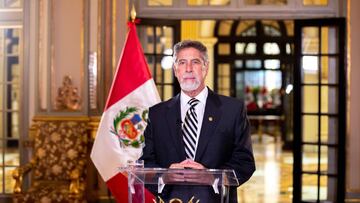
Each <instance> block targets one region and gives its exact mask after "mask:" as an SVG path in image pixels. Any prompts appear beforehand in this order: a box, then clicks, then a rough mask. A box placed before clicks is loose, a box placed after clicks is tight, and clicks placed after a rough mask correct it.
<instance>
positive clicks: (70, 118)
mask: <svg viewBox="0 0 360 203" xmlns="http://www.w3.org/2000/svg"><path fill="white" fill-rule="evenodd" d="M32 120H33V121H87V122H88V121H90V118H89V117H87V116H41V115H39V116H34V117H33V119H32Z"/></svg>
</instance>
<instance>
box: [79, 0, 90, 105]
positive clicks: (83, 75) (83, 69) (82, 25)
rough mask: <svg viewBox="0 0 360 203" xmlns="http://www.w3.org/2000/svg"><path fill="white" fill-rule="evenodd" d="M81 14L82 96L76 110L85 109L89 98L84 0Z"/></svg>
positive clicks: (84, 0)
mask: <svg viewBox="0 0 360 203" xmlns="http://www.w3.org/2000/svg"><path fill="white" fill-rule="evenodd" d="M81 6H82V16H81V18H80V19H81V22H80V26H81V31H80V33H81V34H80V67H81V68H80V88H81V90H80V92H79V94H80V95H81V96H80V98H82V99H81V100H80V108H79V109H77V110H78V111H84V110H85V108H86V107H85V100H89V99H88V97H85V92H86V91H85V88H86V86H85V70H86V69H87V66H85V18H86V15H85V11H86V9H85V6H86V0H83V1H82V5H81ZM86 53H88V50H87V52H86Z"/></svg>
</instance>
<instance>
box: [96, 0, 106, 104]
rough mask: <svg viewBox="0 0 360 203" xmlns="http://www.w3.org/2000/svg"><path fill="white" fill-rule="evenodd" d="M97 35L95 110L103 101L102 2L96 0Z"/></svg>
mask: <svg viewBox="0 0 360 203" xmlns="http://www.w3.org/2000/svg"><path fill="white" fill-rule="evenodd" d="M97 10H98V11H97V16H98V17H97V34H96V37H97V39H96V41H97V43H96V46H97V47H96V50H97V56H96V57H97V59H96V60H97V64H96V72H97V78H96V80H97V85H96V95H95V96H96V97H97V98H98V99H97V101H96V110H99V109H100V105H101V104H102V103H103V100H104V98H103V96H102V94H103V93H101V92H103V91H101V90H100V86H101V85H102V84H104V83H103V80H102V79H101V78H103V76H104V75H103V74H102V71H101V67H102V64H103V62H102V60H101V57H102V50H101V47H102V46H101V45H102V44H101V39H102V32H101V31H102V29H101V25H102V17H101V16H102V2H101V1H100V0H98V8H97Z"/></svg>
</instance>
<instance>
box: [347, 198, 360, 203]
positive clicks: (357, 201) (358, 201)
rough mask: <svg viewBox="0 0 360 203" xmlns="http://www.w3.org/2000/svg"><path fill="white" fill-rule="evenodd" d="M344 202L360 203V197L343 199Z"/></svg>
mask: <svg viewBox="0 0 360 203" xmlns="http://www.w3.org/2000/svg"><path fill="white" fill-rule="evenodd" d="M345 202H346V203H348V202H356V203H360V199H355V198H351V199H345Z"/></svg>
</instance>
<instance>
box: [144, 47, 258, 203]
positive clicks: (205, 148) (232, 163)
mask: <svg viewBox="0 0 360 203" xmlns="http://www.w3.org/2000/svg"><path fill="white" fill-rule="evenodd" d="M173 58H174V66H173V69H174V73H175V76H176V78H177V79H178V81H179V83H180V87H181V93H180V94H178V95H176V96H175V97H173V98H171V99H170V100H168V101H165V102H162V103H160V104H157V105H155V106H153V107H151V108H150V110H149V119H148V126H147V128H146V130H145V147H144V149H143V156H142V158H141V159H143V160H144V162H145V167H161V168H191V169H206V168H207V169H233V170H234V171H235V173H236V176H237V178H238V180H239V183H240V184H242V183H244V182H245V181H247V180H248V179H249V178H250V177H251V175H252V174H253V172H254V171H255V162H254V157H253V153H252V146H251V139H250V135H249V130H250V129H249V121H248V119H247V115H246V108H245V106H244V102H240V101H239V100H237V99H234V98H230V97H225V96H220V95H217V94H215V93H214V92H212V91H211V90H210V89H209V88H207V87H206V86H205V78H206V75H207V73H208V68H209V61H208V54H207V49H206V47H205V46H204V45H203V44H202V43H200V42H198V41H190V40H187V41H182V42H179V43H177V44H176V45H175V46H174V54H173ZM166 189H167V190H166V191H165V192H163V195H164V198H165V199H166V198H169V199H170V198H173V197H178V196H181V197H180V198H183V200H189V199H190V198H191V197H192V196H194V197H195V199H200V202H219V198H220V197H219V195H215V194H214V192H213V191H212V188H211V187H208V186H206V187H204V186H202V187H199V188H197V189H196V190H193V191H191V190H190V189H189V187H188V188H186V187H185V186H182V187H174V186H170V187H168V188H166ZM186 202H187V201H186ZM230 202H237V195H236V188H231V190H230Z"/></svg>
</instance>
